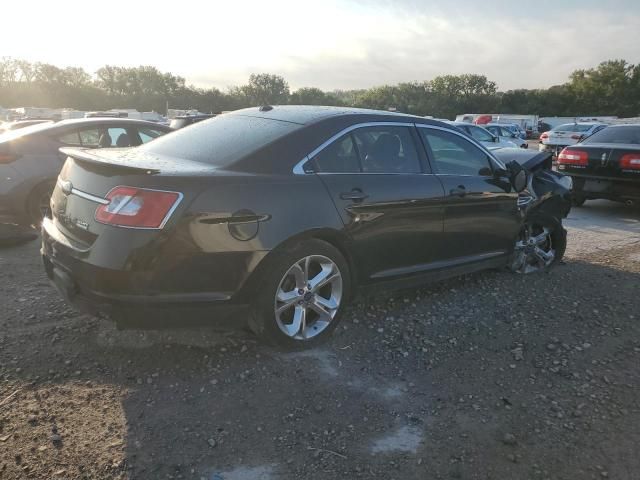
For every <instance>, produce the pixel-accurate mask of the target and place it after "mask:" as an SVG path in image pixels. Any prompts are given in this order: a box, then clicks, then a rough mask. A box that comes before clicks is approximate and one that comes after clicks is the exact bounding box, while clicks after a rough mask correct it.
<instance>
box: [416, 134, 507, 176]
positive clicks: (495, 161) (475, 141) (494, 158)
mask: <svg viewBox="0 0 640 480" xmlns="http://www.w3.org/2000/svg"><path fill="white" fill-rule="evenodd" d="M414 125H415V126H416V128H431V129H433V130H442V131H443V132H449V133H453V134H454V135H458V136H459V137H460V138H463V139H464V140H466V141H467V142H469V143H471V144H472V145H474V146H476V147H478V148H479V149H480V150H482V151H483V152H485V153H486V154H487V155H488V156H489V158H490V159H491V160H492V161H493V162H494V163H495V164H496V165H497V166H498V167H499V168H502V169H503V170H506V168H507V167H506V166H505V165H504V164H503V163H502V162H501V161H500V160H498V158H496V157H495V156H494V155H493V154H492V153H491V150H489V149H488V148H487V147H485V146H484V145H482V144H481V143H480V142H479V141H477V140H476V139H475V138H473V137H471V136H469V135H465V134H464V133H462V132H456V131H455V130H454V129H449V128H444V127H440V126H438V125H427V124H425V123H414ZM438 175H451V174H445V173H439V174H438ZM458 176H459V175H458ZM467 176H469V177H473V176H474V175H467Z"/></svg>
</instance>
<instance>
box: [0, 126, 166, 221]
mask: <svg viewBox="0 0 640 480" xmlns="http://www.w3.org/2000/svg"><path fill="white" fill-rule="evenodd" d="M171 131H172V130H171V129H170V128H169V127H165V126H163V125H158V124H156V123H152V122H144V121H141V120H129V119H121V118H117V119H116V118H95V119H78V120H63V121H61V122H57V123H51V122H49V123H40V124H38V125H32V126H29V127H26V128H21V129H19V130H15V131H10V132H6V133H4V134H2V135H0V222H1V221H4V222H13V223H18V224H22V225H29V224H34V225H36V224H39V223H40V220H41V219H42V216H43V211H44V210H46V209H47V208H48V205H49V198H50V196H51V191H52V190H53V187H54V185H55V182H56V177H57V176H58V173H59V172H60V169H61V168H62V164H63V163H64V160H65V159H66V155H62V154H61V153H60V152H59V148H60V147H65V146H67V147H68V146H76V147H83V148H108V147H129V146H136V145H141V144H143V143H146V142H148V141H149V140H152V139H154V138H156V137H158V136H160V135H164V134H165V133H167V132H171Z"/></svg>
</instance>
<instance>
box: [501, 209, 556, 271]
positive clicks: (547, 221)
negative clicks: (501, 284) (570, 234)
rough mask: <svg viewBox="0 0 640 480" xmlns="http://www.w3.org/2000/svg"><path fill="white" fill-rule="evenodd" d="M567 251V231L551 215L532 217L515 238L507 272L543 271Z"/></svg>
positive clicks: (526, 221) (554, 263)
mask: <svg viewBox="0 0 640 480" xmlns="http://www.w3.org/2000/svg"><path fill="white" fill-rule="evenodd" d="M566 248H567V231H566V230H565V229H564V227H563V226H562V222H561V221H560V220H558V219H556V218H554V217H552V216H550V215H544V214H539V215H532V216H531V217H529V218H527V219H526V220H525V223H524V225H523V227H522V230H521V231H520V234H519V235H518V239H517V240H516V245H515V248H514V252H513V256H512V258H511V263H510V269H511V271H513V272H515V273H524V274H528V273H537V272H541V271H546V270H548V269H549V268H551V267H552V266H554V265H556V264H557V263H558V262H560V261H561V260H562V257H563V256H564V252H565V249H566Z"/></svg>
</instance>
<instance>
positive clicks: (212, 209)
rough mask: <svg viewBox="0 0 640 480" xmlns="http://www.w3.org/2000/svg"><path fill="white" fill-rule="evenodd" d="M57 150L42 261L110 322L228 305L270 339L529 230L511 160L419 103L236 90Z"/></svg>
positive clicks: (482, 255) (317, 329) (313, 336)
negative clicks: (127, 133)
mask: <svg viewBox="0 0 640 480" xmlns="http://www.w3.org/2000/svg"><path fill="white" fill-rule="evenodd" d="M516 150H517V151H518V152H519V153H524V151H523V150H522V149H516ZM63 151H64V153H65V154H67V155H68V156H69V158H68V159H67V161H66V163H65V165H64V167H63V169H62V171H61V173H60V176H59V180H58V182H57V185H56V188H55V191H54V194H53V197H52V200H51V216H50V218H45V219H44V220H43V230H42V231H43V240H42V245H43V252H44V262H45V268H46V271H47V275H48V276H49V278H51V279H52V281H53V282H54V283H55V284H56V285H57V286H58V288H59V290H60V291H61V292H62V293H63V295H64V296H65V297H66V298H67V299H68V300H69V301H71V302H72V303H76V304H78V305H81V306H82V305H84V307H85V308H87V309H88V310H89V311H101V309H108V310H109V312H110V314H111V317H112V318H114V319H116V321H118V322H119V323H120V324H121V325H122V326H131V325H132V324H134V325H135V324H136V323H137V322H140V321H141V320H143V319H145V318H146V319H150V320H151V322H152V323H151V325H152V326H153V325H155V326H157V325H158V324H159V323H160V320H159V319H160V318H163V317H162V316H169V315H171V314H172V313H173V314H174V315H175V313H176V312H180V311H183V310H184V309H187V308H189V309H190V311H191V315H189V316H188V317H185V316H184V315H179V316H178V317H177V318H178V321H180V322H184V321H185V318H189V319H193V318H195V317H196V315H197V314H196V313H194V310H198V311H200V313H201V315H202V316H203V317H204V319H205V320H206V321H208V322H209V323H210V324H211V322H213V323H215V322H216V317H213V316H212V313H214V312H216V310H217V311H218V312H220V311H221V310H223V311H224V310H226V311H228V310H229V309H234V308H235V309H242V310H243V311H244V312H245V313H246V314H245V315H243V316H242V317H241V319H242V320H244V321H246V320H247V319H249V324H250V326H251V327H252V328H253V329H254V331H256V332H257V333H258V334H260V335H262V336H263V337H264V338H266V339H268V340H270V341H273V342H276V343H278V344H281V345H285V346H288V347H295V346H296V345H301V344H305V345H309V344H314V343H315V342H316V341H320V340H322V339H323V338H326V336H327V335H328V334H329V333H330V332H331V331H332V330H333V329H334V328H335V327H336V325H337V322H338V320H339V317H340V314H341V312H342V311H343V309H344V306H345V303H346V301H347V300H348V299H349V297H350V295H351V293H352V292H353V291H354V290H355V288H370V287H372V286H373V285H374V284H377V285H379V286H384V287H385V288H389V287H390V286H391V285H407V284H412V283H416V282H422V281H425V280H427V279H432V280H433V279H440V278H443V277H445V276H450V275H457V274H461V273H466V272H471V271H476V270H480V269H483V268H492V267H503V266H507V265H510V261H511V258H512V253H513V252H514V250H515V249H516V248H519V247H518V246H519V245H521V244H522V242H523V241H524V240H526V239H528V238H529V237H524V240H523V239H522V238H520V237H519V234H520V233H521V231H522V216H521V212H520V210H519V205H518V198H519V192H520V191H522V189H524V188H525V186H526V184H527V179H526V175H525V174H524V173H523V172H522V169H520V170H519V171H518V172H515V173H512V171H511V170H509V169H507V167H506V166H505V165H504V164H503V163H502V162H501V161H500V160H498V159H497V158H496V157H495V156H494V155H493V154H492V153H491V152H489V150H487V149H486V148H485V147H483V146H482V145H481V144H480V143H479V142H477V141H476V140H474V139H473V138H472V137H470V136H468V135H466V134H464V133H462V132H461V131H460V130H458V129H457V128H454V127H452V126H449V125H447V124H444V123H441V122H436V121H432V120H427V119H424V118H421V117H415V116H409V115H400V114H392V113H389V112H376V111H370V110H359V109H348V108H338V107H300V106H276V107H261V108H259V109H258V108H250V109H244V110H239V111H236V112H232V113H226V114H224V115H220V116H218V117H216V118H213V119H210V120H206V121H204V122H200V123H198V124H196V125H193V126H191V127H189V128H185V129H180V130H177V131H175V132H174V133H172V134H171V135H167V136H165V137H163V138H160V139H158V140H156V141H154V142H151V143H149V144H148V145H143V146H141V147H137V148H133V149H129V150H127V151H126V152H121V151H117V150H101V151H83V150H77V149H63ZM542 156H544V155H542ZM518 168H520V167H518ZM425 174H428V175H425ZM556 175H557V176H559V177H562V175H560V174H556ZM517 179H520V180H519V183H517V182H516V180H517ZM516 185H520V187H517V186H516ZM544 222H545V221H540V222H539V225H537V227H539V229H535V230H532V231H533V232H535V238H533V237H531V242H530V246H536V250H535V252H538V251H539V252H541V253H540V254H539V256H537V257H536V260H535V262H539V265H538V266H539V267H540V266H541V265H542V266H543V267H547V266H549V265H551V264H553V263H554V262H555V261H557V260H558V259H559V258H560V257H561V256H562V252H563V251H564V249H563V247H561V245H562V244H563V241H564V237H563V233H562V228H561V219H560V220H554V221H553V222H547V223H544ZM531 250H532V251H534V249H533V248H532V249H531ZM523 265H524V264H523ZM527 266H530V265H528V264H527ZM541 268H542V267H541ZM217 318H218V319H220V317H219V316H218V317H217ZM174 320H175V318H174ZM239 320H240V318H239V319H237V321H239Z"/></svg>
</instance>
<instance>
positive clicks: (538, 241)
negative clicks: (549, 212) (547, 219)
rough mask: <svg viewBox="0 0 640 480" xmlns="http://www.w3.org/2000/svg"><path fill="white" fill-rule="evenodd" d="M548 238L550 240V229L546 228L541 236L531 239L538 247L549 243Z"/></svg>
mask: <svg viewBox="0 0 640 480" xmlns="http://www.w3.org/2000/svg"><path fill="white" fill-rule="evenodd" d="M548 238H549V229H547V228H544V229H543V231H542V233H540V234H539V235H536V236H535V237H531V240H533V243H535V244H536V245H542V244H543V243H545V242H546V241H547V239H548Z"/></svg>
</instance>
